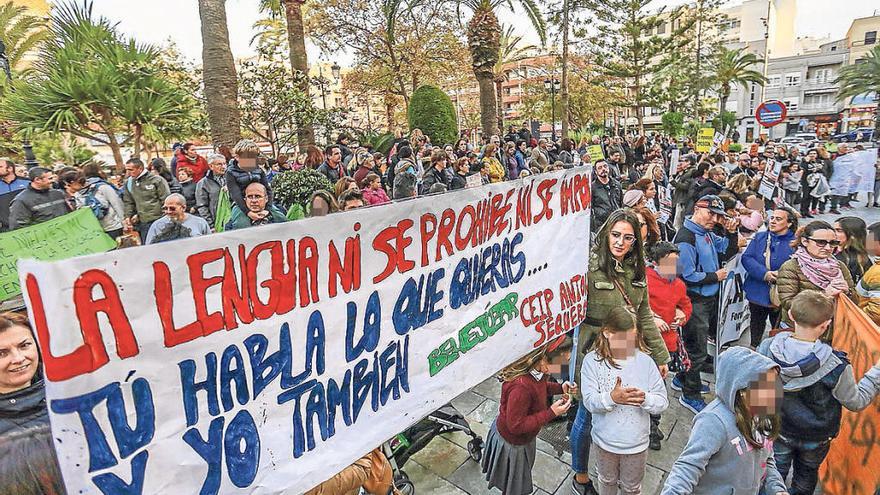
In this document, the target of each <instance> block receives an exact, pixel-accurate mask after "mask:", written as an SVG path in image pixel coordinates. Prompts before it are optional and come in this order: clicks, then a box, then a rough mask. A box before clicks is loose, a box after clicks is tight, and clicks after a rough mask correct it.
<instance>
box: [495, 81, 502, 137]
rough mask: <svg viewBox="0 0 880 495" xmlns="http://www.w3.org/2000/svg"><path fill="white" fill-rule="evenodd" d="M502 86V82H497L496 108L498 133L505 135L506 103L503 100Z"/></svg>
mask: <svg viewBox="0 0 880 495" xmlns="http://www.w3.org/2000/svg"><path fill="white" fill-rule="evenodd" d="M502 84H503V82H502V81H500V80H496V81H495V99H496V104H495V107H496V108H497V109H498V132H499V133H501V134H504V101H503V100H502V98H503V97H502V95H501V93H502V89H503V88H502Z"/></svg>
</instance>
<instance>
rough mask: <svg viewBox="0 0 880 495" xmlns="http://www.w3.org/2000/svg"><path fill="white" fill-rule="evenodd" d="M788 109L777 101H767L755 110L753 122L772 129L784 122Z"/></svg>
mask: <svg viewBox="0 0 880 495" xmlns="http://www.w3.org/2000/svg"><path fill="white" fill-rule="evenodd" d="M786 115H788V109H787V108H786V107H785V103H782V102H781V101H779V100H767V101H765V102H764V103H761V104H760V105H758V109H757V110H755V120H757V121H758V123H759V124H761V125H762V126H764V127H773V126H774V125H777V124H781V123H782V122H783V121H785V117H786Z"/></svg>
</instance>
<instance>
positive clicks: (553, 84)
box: [544, 78, 561, 143]
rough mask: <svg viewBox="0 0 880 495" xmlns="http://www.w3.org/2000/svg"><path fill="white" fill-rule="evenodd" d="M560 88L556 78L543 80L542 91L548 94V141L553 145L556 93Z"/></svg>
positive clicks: (554, 139) (554, 138)
mask: <svg viewBox="0 0 880 495" xmlns="http://www.w3.org/2000/svg"><path fill="white" fill-rule="evenodd" d="M560 87H561V84H560V83H559V80H558V79H556V78H553V79H552V80H550V79H545V80H544V89H546V90H547V91H549V92H550V117H551V122H550V129H551V131H550V139H551V140H552V141H553V142H554V143H555V142H556V93H558V92H559V89H560Z"/></svg>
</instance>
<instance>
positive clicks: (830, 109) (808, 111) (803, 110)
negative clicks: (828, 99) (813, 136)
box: [792, 103, 843, 115]
mask: <svg viewBox="0 0 880 495" xmlns="http://www.w3.org/2000/svg"><path fill="white" fill-rule="evenodd" d="M841 111H843V107H841V106H838V105H836V104H834V103H815V104H804V105H800V106H798V109H797V110H795V111H794V112H792V114H793V115H818V114H825V113H840V112H841Z"/></svg>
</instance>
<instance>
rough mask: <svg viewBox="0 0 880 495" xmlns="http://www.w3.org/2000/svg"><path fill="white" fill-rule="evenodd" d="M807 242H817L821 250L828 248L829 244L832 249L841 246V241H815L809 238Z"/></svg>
mask: <svg viewBox="0 0 880 495" xmlns="http://www.w3.org/2000/svg"><path fill="white" fill-rule="evenodd" d="M807 240H810V241H813V242H815V243H816V245H817V246H819V247H820V248H823V247H827V246H828V245H829V244H830V245H831V247H837V246H840V241H838V240H833V241H829V240H827V239H813V238H812V237H807Z"/></svg>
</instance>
